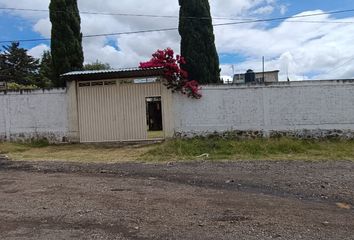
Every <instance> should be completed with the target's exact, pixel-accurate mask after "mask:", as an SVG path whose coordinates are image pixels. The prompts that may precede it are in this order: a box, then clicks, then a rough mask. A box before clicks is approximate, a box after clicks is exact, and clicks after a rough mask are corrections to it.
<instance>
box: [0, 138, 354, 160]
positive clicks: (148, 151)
mask: <svg viewBox="0 0 354 240" xmlns="http://www.w3.org/2000/svg"><path fill="white" fill-rule="evenodd" d="M0 154H7V155H8V156H9V157H10V158H11V159H13V160H31V161H68V162H104V163H116V162H134V161H143V162H167V161H193V160H212V161H215V160H217V161H221V160H235V161H236V160H264V159H266V160H352V161H353V160H354V141H339V140H333V141H309V140H295V139H289V138H281V139H256V140H245V141H236V140H228V139H220V138H195V139H189V140H181V139H177V140H171V141H166V142H164V143H161V144H155V145H149V146H123V147H122V146H108V145H86V144H71V145H70V144H68V145H48V144H46V143H32V144H19V143H0Z"/></svg>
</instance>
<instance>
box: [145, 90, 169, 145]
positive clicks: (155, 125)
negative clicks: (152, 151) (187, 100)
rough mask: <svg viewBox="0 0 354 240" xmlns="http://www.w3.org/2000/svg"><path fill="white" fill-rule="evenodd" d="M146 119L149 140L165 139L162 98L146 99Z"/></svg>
mask: <svg viewBox="0 0 354 240" xmlns="http://www.w3.org/2000/svg"><path fill="white" fill-rule="evenodd" d="M146 119H147V132H148V134H147V137H148V139H161V138H164V136H165V134H164V131H163V126H162V105H161V97H147V98H146Z"/></svg>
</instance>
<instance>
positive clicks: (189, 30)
mask: <svg viewBox="0 0 354 240" xmlns="http://www.w3.org/2000/svg"><path fill="white" fill-rule="evenodd" d="M179 5H180V20H179V33H180V35H181V39H182V40H181V54H182V56H183V57H184V58H185V60H186V64H185V65H183V66H182V67H183V69H184V70H186V71H187V72H188V74H189V79H190V80H197V81H198V82H199V83H202V84H203V83H204V84H205V83H218V82H219V81H220V66H219V57H218V54H217V51H216V47H215V37H214V33H213V25H212V19H211V14H210V5H209V2H208V0H179Z"/></svg>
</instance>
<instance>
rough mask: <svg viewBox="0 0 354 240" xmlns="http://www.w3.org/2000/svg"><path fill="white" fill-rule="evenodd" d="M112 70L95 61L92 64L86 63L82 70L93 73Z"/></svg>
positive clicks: (104, 64)
mask: <svg viewBox="0 0 354 240" xmlns="http://www.w3.org/2000/svg"><path fill="white" fill-rule="evenodd" d="M109 69H112V68H111V66H110V65H109V64H108V63H102V62H99V61H98V60H96V62H94V63H87V64H85V65H84V70H87V71H94V70H109Z"/></svg>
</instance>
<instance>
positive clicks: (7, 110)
mask: <svg viewBox="0 0 354 240" xmlns="http://www.w3.org/2000/svg"><path fill="white" fill-rule="evenodd" d="M67 132H68V114H67V95H66V90H65V89H54V90H48V91H47V90H45V91H43V90H37V91H23V92H8V93H7V94H5V93H4V92H0V140H25V139H31V138H47V139H48V140H49V141H52V142H61V141H63V140H65V138H66V136H67Z"/></svg>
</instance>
